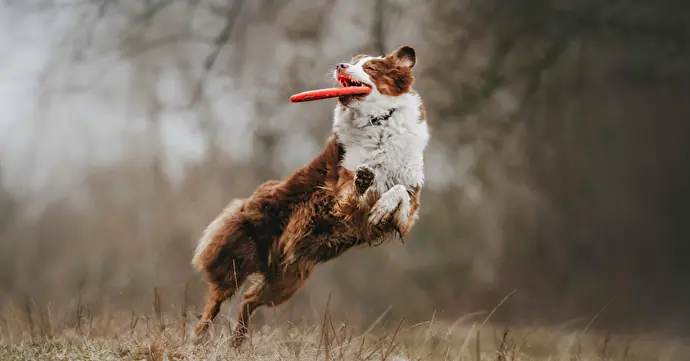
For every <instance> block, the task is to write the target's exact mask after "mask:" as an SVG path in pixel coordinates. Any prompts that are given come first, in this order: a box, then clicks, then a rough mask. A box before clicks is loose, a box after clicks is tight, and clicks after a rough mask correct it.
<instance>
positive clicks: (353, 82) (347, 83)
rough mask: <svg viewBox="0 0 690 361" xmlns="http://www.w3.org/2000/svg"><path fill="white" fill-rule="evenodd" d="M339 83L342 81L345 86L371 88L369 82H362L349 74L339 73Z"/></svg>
mask: <svg viewBox="0 0 690 361" xmlns="http://www.w3.org/2000/svg"><path fill="white" fill-rule="evenodd" d="M338 83H340V85H342V86H343V87H348V86H365V87H369V88H371V87H370V86H369V85H368V84H364V83H362V82H359V81H356V80H354V79H352V78H350V77H349V76H347V75H338Z"/></svg>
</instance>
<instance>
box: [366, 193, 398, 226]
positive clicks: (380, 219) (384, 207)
mask: <svg viewBox="0 0 690 361" xmlns="http://www.w3.org/2000/svg"><path fill="white" fill-rule="evenodd" d="M396 206H397V205H396V204H394V203H393V202H390V200H389V199H385V198H381V199H379V200H378V202H376V204H374V206H373V207H371V210H370V211H369V224H370V225H372V226H378V225H380V224H383V223H386V222H389V221H390V220H391V219H392V218H393V212H394V211H395V208H396Z"/></svg>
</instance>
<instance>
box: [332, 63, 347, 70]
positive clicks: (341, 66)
mask: <svg viewBox="0 0 690 361" xmlns="http://www.w3.org/2000/svg"><path fill="white" fill-rule="evenodd" d="M347 67H348V64H347V63H340V64H338V65H336V66H335V68H336V69H337V70H343V69H345V68H347Z"/></svg>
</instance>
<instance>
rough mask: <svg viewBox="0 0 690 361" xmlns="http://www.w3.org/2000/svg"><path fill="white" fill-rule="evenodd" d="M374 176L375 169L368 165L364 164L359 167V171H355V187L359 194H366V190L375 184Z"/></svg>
mask: <svg viewBox="0 0 690 361" xmlns="http://www.w3.org/2000/svg"><path fill="white" fill-rule="evenodd" d="M374 178H375V175H374V170H373V169H371V167H369V166H368V165H366V164H362V165H360V166H359V167H357V171H356V172H355V188H356V189H357V192H358V193H359V194H364V192H366V191H367V189H369V187H371V186H372V184H374Z"/></svg>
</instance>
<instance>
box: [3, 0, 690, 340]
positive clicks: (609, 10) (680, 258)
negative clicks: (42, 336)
mask: <svg viewBox="0 0 690 361" xmlns="http://www.w3.org/2000/svg"><path fill="white" fill-rule="evenodd" d="M689 14H690V4H689V3H688V2H687V1H685V0H658V1H655V2H650V1H639V0H614V1H595V0H483V1H480V0H457V1H452V0H427V1H413V0H283V1H276V0H252V1H249V0H244V1H243V0H223V1H221V0H14V1H13V0H4V1H2V6H1V7H0V29H1V31H0V104H1V107H2V112H1V114H0V176H1V178H0V180H1V182H0V313H3V312H10V311H11V310H28V309H32V308H33V309H34V310H36V312H38V313H48V314H49V315H50V317H51V318H52V320H53V322H63V323H69V322H72V320H74V314H75V312H80V311H79V309H80V307H81V308H83V307H85V306H86V307H88V308H89V310H90V312H93V314H96V315H97V314H99V313H104V312H116V311H123V310H124V311H128V312H129V311H130V310H131V311H133V312H149V311H150V310H151V307H152V306H151V305H152V302H153V301H152V300H153V299H154V298H155V297H154V289H156V290H157V291H156V293H160V295H162V296H161V299H162V300H163V302H162V304H163V305H162V307H163V309H164V310H166V311H170V312H172V311H173V310H176V309H178V308H180V307H183V306H182V305H186V304H187V302H188V303H189V304H191V306H196V307H200V306H201V304H202V302H203V300H204V298H205V291H206V288H205V287H206V286H205V284H204V283H203V281H202V280H201V276H200V275H199V274H197V273H194V272H193V270H192V267H191V265H190V263H189V262H190V260H191V256H192V252H193V249H194V247H195V245H196V242H197V240H198V238H199V237H200V235H201V232H202V231H203V229H204V228H205V227H206V225H207V224H208V223H209V222H210V221H211V220H212V219H213V218H214V217H215V216H216V215H217V214H218V213H219V211H220V210H221V209H222V208H223V207H224V206H225V205H226V203H227V202H229V201H230V200H231V199H232V198H234V197H244V196H247V195H248V194H250V193H251V192H252V190H253V189H254V188H255V187H256V186H257V185H258V184H260V183H261V182H263V181H265V180H268V179H278V178H282V177H285V176H287V175H288V174H290V173H291V172H292V171H293V170H295V169H296V168H297V167H299V166H301V165H303V164H305V163H306V162H308V161H309V160H310V159H311V158H312V157H313V156H314V155H315V154H317V152H318V151H319V150H320V148H321V147H322V145H323V144H324V141H325V139H326V137H327V136H328V135H329V131H330V125H331V116H332V109H333V107H334V104H335V101H332V100H324V101H320V102H312V103H303V104H291V103H290V102H289V100H288V98H289V96H290V95H291V94H293V93H296V92H300V91H304V90H308V89H314V88H318V87H326V86H330V85H333V84H334V82H333V80H332V78H331V75H330V74H331V69H332V68H333V66H334V64H336V63H337V62H341V61H347V60H349V59H350V57H351V56H353V55H355V54H359V53H367V54H373V55H381V54H384V53H387V52H390V51H392V50H394V49H396V48H397V47H399V46H401V45H411V46H413V47H414V48H415V49H416V51H417V65H416V66H415V71H416V72H415V74H416V77H417V79H416V82H415V85H414V88H415V89H416V90H417V91H419V92H420V94H421V95H422V97H423V99H424V101H425V103H426V108H427V111H428V118H429V123H430V126H431V128H432V141H431V143H430V145H429V147H428V152H427V158H426V159H427V168H426V169H427V170H426V172H427V186H426V187H425V189H424V191H423V194H422V209H421V218H420V221H419V223H417V226H416V227H415V229H414V231H413V234H412V235H411V237H410V238H409V239H408V243H407V245H406V246H402V245H400V244H394V243H391V244H387V245H384V246H382V247H378V248H375V249H358V250H353V251H351V252H349V253H348V254H346V255H345V256H344V257H342V258H340V259H337V260H335V261H332V262H330V263H328V264H325V265H322V266H319V268H318V271H317V272H316V273H315V275H314V276H313V278H312V279H310V281H309V283H308V286H307V288H306V289H304V290H303V291H302V292H301V293H299V294H298V295H297V296H296V297H295V298H294V299H293V300H292V301H291V302H290V303H288V304H287V305H285V306H282V307H280V308H279V309H278V310H266V311H264V313H263V314H262V315H259V318H264V320H266V319H269V318H271V317H283V318H289V319H313V318H314V317H319V315H318V314H319V313H320V311H322V310H323V309H324V307H326V303H327V300H328V298H329V295H330V296H331V301H330V305H329V307H330V310H331V312H332V313H333V314H334V317H336V316H337V317H340V318H341V319H344V320H347V321H348V322H349V323H350V324H363V325H366V324H368V323H369V322H371V321H372V320H374V319H376V318H377V317H379V316H380V315H382V314H384V315H386V316H385V317H406V319H408V320H428V319H431V318H432V317H433V318H435V319H442V320H449V321H450V322H452V321H454V320H456V319H457V318H458V317H461V316H463V315H466V314H468V313H471V312H475V311H481V310H484V311H491V310H492V309H493V308H494V307H496V305H498V304H499V303H500V302H501V300H503V299H504V298H505V297H506V296H510V297H509V298H508V299H507V300H505V302H504V303H502V304H501V306H500V308H499V309H498V310H497V312H496V313H495V314H494V315H493V316H492V317H493V319H494V320H496V321H504V322H511V323H516V324H519V323H528V324H532V323H537V324H552V323H563V322H568V321H577V320H584V323H586V322H587V321H588V320H590V319H592V317H594V316H595V314H597V313H598V312H600V311H602V309H603V311H602V312H601V314H600V315H599V316H598V318H597V320H596V322H595V324H594V326H593V327H602V328H609V329H618V330H621V329H626V330H632V329H636V328H640V329H645V330H649V329H659V330H673V331H688V326H687V325H689V324H690V243H689V242H690V228H689V227H688V226H687V225H686V224H685V222H687V221H688V220H689V218H690V217H689V216H690V191H689V186H690V125H689V124H688V122H689V121H690V102H689V101H690V56H689V55H690V54H689V51H690V50H689V37H690V22H688V20H687V19H688V15H689ZM185 294H186V295H187V296H186V297H185V296H184V295H185ZM235 304H236V302H235V301H233V302H232V305H233V306H234V305H235ZM12 312H14V311H12ZM223 312H224V314H225V315H226V316H228V317H234V312H235V311H234V307H231V306H228V305H226V306H225V307H224V311H223ZM257 322H260V321H257Z"/></svg>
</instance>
